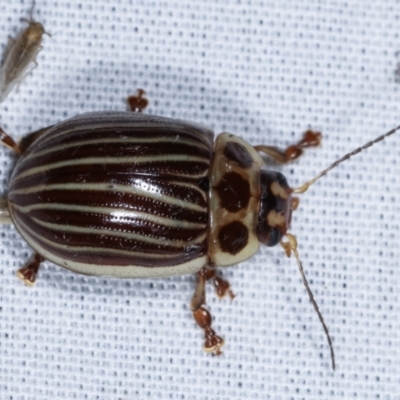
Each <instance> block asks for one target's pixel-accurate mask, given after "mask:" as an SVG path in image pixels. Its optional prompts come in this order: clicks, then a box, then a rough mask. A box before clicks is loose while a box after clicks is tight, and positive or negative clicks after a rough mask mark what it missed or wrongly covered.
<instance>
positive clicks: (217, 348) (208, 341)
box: [193, 307, 224, 356]
mask: <svg viewBox="0 0 400 400" xmlns="http://www.w3.org/2000/svg"><path fill="white" fill-rule="evenodd" d="M193 316H194V319H195V321H196V323H197V325H199V326H200V328H202V329H204V339H205V340H204V350H205V351H206V352H207V353H212V355H213V356H220V355H221V354H222V351H221V348H222V346H223V345H224V339H222V337H220V336H218V335H217V334H216V333H215V331H214V329H212V328H211V323H212V317H211V314H210V312H209V311H208V310H207V309H206V308H205V307H200V308H199V309H197V310H195V311H193Z"/></svg>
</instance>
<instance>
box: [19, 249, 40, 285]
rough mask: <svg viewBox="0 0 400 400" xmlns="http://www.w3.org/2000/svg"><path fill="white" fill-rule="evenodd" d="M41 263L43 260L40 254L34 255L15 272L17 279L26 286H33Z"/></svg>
mask: <svg viewBox="0 0 400 400" xmlns="http://www.w3.org/2000/svg"><path fill="white" fill-rule="evenodd" d="M42 261H44V258H43V257H42V256H41V255H40V254H38V253H35V254H34V255H33V257H32V259H31V260H30V261H29V262H28V264H26V265H25V266H24V267H22V268H20V269H19V270H18V271H17V276H18V278H20V279H21V280H22V281H23V282H24V283H25V284H26V285H28V286H33V285H34V284H35V281H36V277H37V274H38V271H39V268H40V264H41V262H42Z"/></svg>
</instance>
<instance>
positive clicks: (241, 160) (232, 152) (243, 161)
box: [224, 142, 253, 168]
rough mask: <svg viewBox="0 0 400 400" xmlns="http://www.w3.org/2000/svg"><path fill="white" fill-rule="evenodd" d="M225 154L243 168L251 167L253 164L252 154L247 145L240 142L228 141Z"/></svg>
mask: <svg viewBox="0 0 400 400" xmlns="http://www.w3.org/2000/svg"><path fill="white" fill-rule="evenodd" d="M224 156H225V157H226V158H227V159H228V160H230V161H233V162H235V163H236V164H238V165H239V166H240V167H243V168H250V167H251V165H252V164H253V158H252V157H251V154H250V153H249V152H248V151H247V149H246V147H244V146H243V145H242V144H240V143H236V142H229V143H227V145H226V146H225V149H224Z"/></svg>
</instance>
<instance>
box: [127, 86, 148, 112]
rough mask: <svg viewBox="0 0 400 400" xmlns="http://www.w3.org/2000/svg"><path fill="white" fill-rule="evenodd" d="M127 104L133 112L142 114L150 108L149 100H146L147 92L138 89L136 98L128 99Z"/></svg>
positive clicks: (130, 97)
mask: <svg viewBox="0 0 400 400" xmlns="http://www.w3.org/2000/svg"><path fill="white" fill-rule="evenodd" d="M127 103H128V106H129V108H130V110H131V111H133V112H139V113H141V112H142V111H143V110H144V109H145V108H146V107H147V106H148V104H149V100H147V99H146V92H145V91H144V90H143V89H138V90H137V94H136V95H135V96H129V97H128V99H127Z"/></svg>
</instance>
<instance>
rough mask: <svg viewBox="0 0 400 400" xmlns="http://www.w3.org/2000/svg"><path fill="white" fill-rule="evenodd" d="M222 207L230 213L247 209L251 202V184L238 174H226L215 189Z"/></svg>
mask: <svg viewBox="0 0 400 400" xmlns="http://www.w3.org/2000/svg"><path fill="white" fill-rule="evenodd" d="M215 189H216V191H217V193H218V195H219V199H220V204H221V207H223V208H225V209H226V210H228V211H229V212H237V211H239V210H241V209H243V208H246V207H247V205H248V204H249V201H250V184H249V182H248V181H247V180H246V179H244V178H242V177H241V176H240V175H239V174H238V173H237V172H228V173H227V174H224V176H223V177H222V179H221V181H220V182H219V184H218V186H216V187H215Z"/></svg>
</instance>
